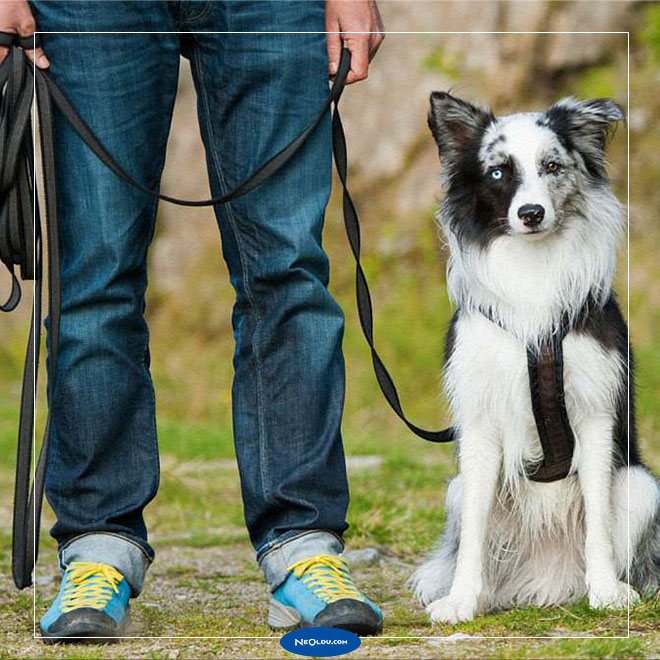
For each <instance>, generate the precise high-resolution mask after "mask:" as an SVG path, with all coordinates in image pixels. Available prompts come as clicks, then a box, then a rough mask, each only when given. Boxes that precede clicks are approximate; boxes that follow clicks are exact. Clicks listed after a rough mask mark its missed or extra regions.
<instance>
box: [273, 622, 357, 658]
mask: <svg viewBox="0 0 660 660" xmlns="http://www.w3.org/2000/svg"><path fill="white" fill-rule="evenodd" d="M360 644H361V642H360V638H359V637H358V636H357V635H355V634H353V633H352V632H348V630H342V629H341V628H324V627H322V626H319V627H318V628H299V629H298V630H292V631H291V632H290V633H287V634H286V635H284V637H282V639H280V645H281V646H282V648H283V649H284V650H286V651H290V652H291V653H297V654H298V655H309V656H314V657H315V658H329V657H331V656H333V655H344V653H350V652H351V651H355V649H356V648H357V647H358V646H360Z"/></svg>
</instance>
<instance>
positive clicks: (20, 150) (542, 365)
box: [0, 32, 573, 589]
mask: <svg viewBox="0 0 660 660" xmlns="http://www.w3.org/2000/svg"><path fill="white" fill-rule="evenodd" d="M39 45H40V39H39V37H38V35H32V36H29V37H18V36H17V35H14V34H8V33H3V32H0V46H5V47H9V54H8V56H7V58H6V59H5V60H4V62H3V63H2V64H1V65H0V261H1V262H2V264H3V265H4V266H5V267H6V268H7V270H8V272H9V273H10V275H11V280H12V289H11V293H10V295H9V298H8V299H7V300H6V301H5V302H4V303H0V311H4V312H10V311H12V310H14V309H15V308H16V307H17V306H18V304H19V302H20V300H21V286H20V283H19V280H18V277H17V274H16V271H17V270H18V272H19V273H20V277H21V279H23V280H34V291H35V295H34V301H33V314H32V322H31V326H30V332H29V338H28V346H27V351H26V359H25V367H24V372H23V386H22V390H21V407H20V418H19V428H18V450H17V460H16V481H15V487H14V516H13V540H12V575H13V579H14V582H15V584H16V586H17V587H18V588H19V589H22V588H24V587H26V586H29V585H31V584H32V572H33V570H34V566H35V564H36V560H37V554H38V547H39V527H40V518H41V508H42V501H43V492H44V483H45V475H46V467H47V457H48V446H49V435H50V419H51V418H50V411H49V415H48V418H47V421H46V428H45V432H44V439H43V442H42V445H41V449H40V452H39V458H38V460H37V464H36V468H35V477H34V483H33V484H32V487H30V466H31V461H32V443H33V433H34V400H35V398H36V384H37V383H36V377H37V371H38V365H39V349H40V342H41V293H42V276H43V243H44V234H43V233H42V232H45V236H46V238H47V240H46V247H47V250H48V291H49V296H48V313H49V318H50V336H49V340H50V342H49V353H50V361H51V364H56V363H57V355H58V348H59V327H60V274H59V273H60V270H59V268H60V267H59V241H58V222H57V196H56V183H55V167H56V163H55V150H54V144H53V108H54V107H55V108H57V110H58V111H59V112H60V113H61V115H62V116H63V117H64V118H65V119H66V120H67V121H68V122H69V124H70V125H71V127H72V128H73V130H75V131H76V133H77V134H78V135H79V137H80V138H81V139H82V140H83V141H84V142H85V144H86V145H87V146H88V147H89V148H90V149H91V150H92V151H93V152H94V154H96V156H97V157H98V158H99V159H100V160H101V161H102V162H103V163H104V164H105V165H106V166H107V167H108V168H109V169H110V170H112V171H113V172H114V173H115V174H116V176H117V177H119V178H120V179H122V180H123V181H125V182H126V183H128V184H130V185H131V186H134V187H135V188H138V189H139V190H142V191H143V192H144V193H146V194H149V195H151V196H153V197H156V198H158V199H162V200H164V201H167V202H171V203H173V204H178V205H181V206H213V205H215V204H226V203H228V202H231V201H232V200H235V199H237V198H239V197H241V196H242V195H245V194H246V193H248V192H250V191H251V190H254V189H255V188H256V187H257V186H259V185H260V184H261V183H263V182H264V181H265V180H266V179H268V178H269V177H270V176H272V175H273V174H274V173H275V172H277V171H278V170H279V169H281V168H282V167H284V166H285V165H286V163H287V162H288V161H289V160H290V159H291V158H292V157H293V156H294V155H295V154H296V152H297V151H298V150H299V149H300V147H301V146H302V145H303V144H304V143H305V141H306V140H307V138H308V137H309V136H310V135H311V134H312V133H313V131H314V130H315V129H316V127H317V126H318V125H319V124H320V123H321V122H322V120H323V119H324V118H325V116H326V113H327V112H328V111H329V110H330V108H331V107H333V111H332V149H333V155H334V161H335V166H336V169H337V174H338V176H339V181H340V183H341V186H342V192H343V218H344V225H345V229H346V234H347V237H348V242H349V245H350V248H351V252H352V253H353V256H354V258H355V263H356V271H355V287H356V299H357V308H358V317H359V320H360V326H361V328H362V332H363V334H364V336H365V338H366V341H367V344H368V345H369V349H370V351H371V358H372V363H373V368H374V372H375V375H376V379H377V381H378V384H379V386H380V389H381V391H382V392H383V395H384V396H385V399H386V400H387V402H388V403H389V405H390V406H391V407H392V409H393V410H394V412H395V413H396V414H397V415H398V416H399V417H400V418H401V419H402V420H403V422H404V423H405V424H406V425H407V426H408V428H409V429H410V430H411V431H412V432H413V433H414V434H415V435H417V436H419V437H421V438H423V439H425V440H428V441H430V442H451V441H452V440H454V439H455V438H456V436H457V433H456V431H455V429H453V428H448V429H443V430H440V431H428V430H426V429H423V428H421V427H419V426H416V425H415V424H413V423H412V422H411V421H410V420H409V419H408V418H407V416H406V415H405V413H404V411H403V408H402V406H401V402H400V400H399V395H398V392H397V389H396V386H395V384H394V381H393V379H392V377H391V376H390V374H389V372H388V370H387V368H386V367H385V365H384V363H383V361H382V360H381V358H380V356H379V355H378V352H377V351H376V347H375V345H374V331H373V306H372V302H371V295H370V292H369V287H368V284H367V279H366V276H365V273H364V271H363V269H362V265H361V260H360V247H361V241H360V222H359V217H358V213H357V209H356V207H355V204H354V203H353V200H352V198H351V195H350V193H349V191H348V187H347V177H348V156H347V148H346V139H345V136H344V130H343V126H342V122H341V118H340V115H339V110H338V104H339V99H340V97H341V94H342V91H343V89H344V86H345V83H346V77H347V75H348V72H349V71H350V53H349V51H348V50H347V49H343V51H342V55H341V59H340V63H339V67H338V71H337V74H336V76H335V79H334V82H333V84H332V87H331V89H330V92H329V94H328V97H327V99H326V100H325V102H324V103H323V105H322V107H321V108H320V109H319V112H318V113H317V114H316V115H315V116H314V118H313V119H312V121H311V122H310V123H309V124H308V125H307V126H306V127H305V128H304V129H303V130H302V131H301V132H300V133H299V134H298V135H297V136H296V137H294V138H293V139H292V140H291V141H290V142H289V143H288V144H287V145H286V146H285V147H284V148H283V149H281V150H280V151H279V152H277V153H276V154H275V155H274V156H273V157H272V158H270V159H269V160H268V161H267V162H266V163H265V164H264V165H262V166H261V167H260V168H259V169H258V170H256V171H255V172H254V173H253V174H251V175H250V176H249V177H248V178H247V179H245V181H243V182H242V183H241V184H239V185H238V186H236V188H234V189H233V190H231V191H230V192H229V193H227V194H225V195H222V196H220V197H214V198H212V199H207V200H194V201H193V200H183V199H177V198H176V197H170V196H168V195H163V194H160V193H159V192H156V191H153V190H150V189H149V188H147V187H146V186H144V185H142V184H141V183H139V182H138V181H136V180H135V179H133V178H132V177H131V176H130V175H129V174H128V173H127V172H126V171H125V170H124V169H123V168H122V167H121V165H119V163H117V161H116V160H115V159H114V158H113V157H112V156H111V155H110V154H109V153H108V151H107V150H106V149H105V148H104V147H103V145H102V143H101V142H100V141H99V140H98V139H97V138H96V136H95V135H94V133H93V131H92V130H91V129H90V128H89V126H88V125H87V124H86V122H85V121H84V120H83V119H82V118H81V117H80V115H79V114H78V113H77V112H76V110H75V108H74V107H73V106H72V105H71V103H70V102H69V101H68V99H67V98H66V95H65V94H64V93H63V92H62V90H61V89H60V88H59V87H58V86H57V85H56V83H55V82H54V81H53V80H52V79H51V78H50V77H49V76H48V74H47V73H46V72H44V71H42V70H41V69H38V68H35V67H34V66H33V65H32V63H31V62H29V61H28V60H27V58H26V57H25V55H24V53H23V52H22V49H28V48H34V47H37V46H39ZM34 90H36V97H37V110H38V114H39V124H40V138H41V140H40V142H41V158H42V170H43V188H44V190H43V199H44V201H45V213H44V228H43V229H42V221H41V212H40V208H39V198H38V196H37V195H36V186H35V176H34V172H35V157H34V149H33V140H32V127H31V123H30V119H31V114H32V113H31V110H32V101H33V92H34ZM562 338H563V337H562ZM528 366H529V372H530V386H531V391H532V405H533V408H534V415H535V419H536V423H537V427H538V429H539V436H540V437H541V443H542V445H543V452H544V460H543V463H542V464H541V465H540V466H538V469H536V470H535V471H534V472H533V473H532V474H530V475H529V476H530V478H531V479H535V480H537V481H552V480H554V479H560V478H563V477H564V476H566V474H567V473H568V469H569V467H570V457H571V455H572V448H573V436H572V433H571V432H570V426H569V424H568V421H567V416H566V409H565V406H564V397H563V388H562V362H561V339H557V338H553V339H551V340H550V341H549V342H548V344H547V346H546V345H545V344H544V346H543V347H542V349H541V351H540V352H538V354H536V353H534V354H532V353H530V352H528ZM55 386H56V382H55V373H54V370H53V372H52V373H51V374H49V378H48V387H47V389H48V398H49V400H50V401H52V400H53V392H54V391H55Z"/></svg>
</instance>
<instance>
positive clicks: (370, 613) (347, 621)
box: [268, 555, 383, 636]
mask: <svg viewBox="0 0 660 660" xmlns="http://www.w3.org/2000/svg"><path fill="white" fill-rule="evenodd" d="M287 570H289V571H290V573H289V576H288V577H287V579H286V580H285V581H284V582H283V583H282V584H281V585H280V586H279V587H278V588H277V589H276V590H275V592H274V593H273V597H272V599H271V601H270V611H269V612H268V625H269V626H270V627H271V629H272V630H277V631H284V630H294V629H296V628H308V627H312V626H314V627H316V626H326V627H328V628H342V629H343V630H348V631H350V632H352V633H355V634H356V635H363V636H366V635H377V634H378V633H380V632H381V630H382V629H383V615H382V613H381V611H380V609H378V607H377V606H376V605H375V604H374V603H372V602H371V601H370V600H369V599H368V598H367V597H366V596H365V595H364V594H363V593H362V592H361V591H360V590H359V589H358V588H357V587H356V586H355V583H354V582H353V578H352V577H351V575H350V573H349V571H348V565H347V564H346V561H345V560H344V559H342V558H341V557H338V556H337V555H316V556H314V557H310V558H309V559H303V560H301V561H299V562H296V563H295V564H293V565H292V566H289V568H288V569H287Z"/></svg>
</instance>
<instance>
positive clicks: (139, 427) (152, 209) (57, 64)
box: [32, 1, 179, 595]
mask: <svg viewBox="0 0 660 660" xmlns="http://www.w3.org/2000/svg"><path fill="white" fill-rule="evenodd" d="M32 5H33V9H34V12H35V18H36V21H37V26H38V29H39V30H40V31H48V32H83V31H113V32H125V34H44V35H43V41H44V48H45V51H46V52H47V53H48V57H49V59H50V61H51V63H52V66H51V68H50V70H49V75H51V76H52V77H53V79H54V80H55V81H56V82H57V83H58V84H59V85H60V86H61V88H62V89H63V90H64V92H65V93H66V95H67V96H68V98H69V99H70V100H71V102H72V104H73V105H74V106H75V108H76V109H77V110H78V112H79V113H80V114H81V116H82V117H83V118H84V119H85V120H86V121H87V122H88V123H89V125H90V126H91V128H92V130H93V131H95V132H96V134H97V135H98V137H99V139H100V140H101V142H103V144H104V145H105V146H106V148H107V149H108V150H109V152H110V153H111V154H112V155H113V156H114V157H115V158H116V159H117V160H118V161H119V162H120V163H121V164H122V165H123V166H124V167H125V168H126V169H127V171H128V172H129V173H131V174H132V175H133V176H134V177H135V178H137V179H138V180H139V181H142V182H143V183H145V184H146V185H147V186H149V187H151V188H156V187H157V186H158V184H159V180H160V175H161V170H162V167H163V164H164V159H165V148H166V142H167V137H168V132H169V126H170V119H171V112H172V108H173V103H174V97H175V94H176V85H177V75H178V65H179V41H178V36H177V35H156V34H154V35H149V34H140V35H136V34H130V32H131V31H132V30H135V29H137V28H139V29H140V30H160V31H165V30H176V29H177V28H176V27H175V21H174V19H173V17H172V15H171V13H170V10H169V9H168V7H167V3H165V2H59V1H56V2H52V1H49V2H34V3H32ZM55 149H56V153H55V161H56V167H57V173H56V174H57V193H58V198H57V202H58V215H59V232H60V260H61V278H62V316H61V329H60V345H59V358H58V362H57V365H53V364H49V371H50V373H51V375H53V373H54V371H55V370H56V388H55V391H53V392H51V400H50V405H51V409H52V434H51V437H50V442H51V446H50V452H49V457H48V471H47V481H46V494H47V497H48V500H49V502H50V504H51V506H52V507H53V509H54V511H55V514H56V516H57V523H56V524H55V526H54V527H53V529H52V531H51V533H52V535H53V536H54V537H55V539H57V541H58V544H59V548H60V558H61V564H62V568H65V567H66V566H70V565H71V564H72V563H73V562H97V563H105V564H110V565H112V566H114V567H115V568H116V569H118V570H119V571H120V572H121V573H122V574H123V575H124V576H125V578H126V580H127V582H128V583H129V585H130V587H131V592H132V594H133V595H136V594H137V593H138V592H139V591H140V588H141V586H142V580H143V578H144V573H145V570H146V568H147V566H148V564H149V563H150V561H151V559H152V558H153V550H152V549H151V547H150V546H149V544H148V542H147V531H146V527H145V524H144V520H143V517H142V510H143V508H144V507H145V505H146V504H147V503H148V502H149V501H150V500H151V499H152V498H153V497H154V495H155V493H156V489H157V487H158V449H157V443H156V426H155V410H154V407H155V406H154V393H153V387H152V383H151V378H150V375H149V351H148V330H147V326H146V324H145V320H144V317H143V311H144V293H145V287H146V282H147V278H146V254H147V248H148V245H149V243H150V240H151V237H152V233H153V225H154V221H155V216H156V206H157V203H156V201H154V199H152V198H151V197H149V196H148V195H146V194H144V193H141V192H139V191H136V190H134V189H133V188H131V187H130V186H128V185H127V184H125V183H123V182H121V181H119V180H118V179H117V177H116V176H115V175H114V174H112V173H111V172H110V171H109V170H108V169H107V168H106V167H105V166H104V165H103V164H101V163H100V161H98V160H97V158H96V156H94V155H93V154H92V152H91V151H90V150H89V149H88V148H87V147H86V146H85V145H84V144H83V142H82V141H81V140H80V139H79V138H78V137H77V136H76V135H75V134H74V133H73V131H72V129H71V128H70V127H69V125H68V124H67V123H66V122H65V121H64V119H63V118H62V117H61V116H59V115H57V117H56V123H55Z"/></svg>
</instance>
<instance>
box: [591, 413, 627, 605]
mask: <svg viewBox="0 0 660 660" xmlns="http://www.w3.org/2000/svg"><path fill="white" fill-rule="evenodd" d="M578 431H579V433H578V440H579V442H580V456H579V462H578V478H579V480H580V487H581V489H582V497H583V500H584V517H585V546H584V559H585V580H586V584H587V592H588V595H589V605H590V606H591V607H611V608H625V607H626V606H627V604H628V602H629V600H630V602H633V601H634V600H635V599H637V598H638V596H637V593H636V592H635V591H634V589H632V588H631V587H629V586H628V585H627V584H626V583H625V582H620V581H619V578H618V576H617V570H616V562H615V555H614V546H613V539H612V515H613V514H612V467H613V466H612V457H613V422H612V419H611V418H610V417H609V416H606V415H601V416H594V417H591V418H590V419H588V420H587V421H585V422H584V423H583V424H582V425H581V426H580V428H579V429H578Z"/></svg>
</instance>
